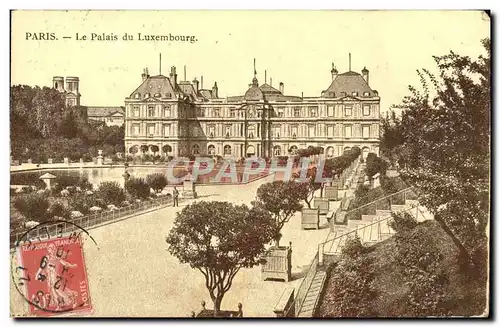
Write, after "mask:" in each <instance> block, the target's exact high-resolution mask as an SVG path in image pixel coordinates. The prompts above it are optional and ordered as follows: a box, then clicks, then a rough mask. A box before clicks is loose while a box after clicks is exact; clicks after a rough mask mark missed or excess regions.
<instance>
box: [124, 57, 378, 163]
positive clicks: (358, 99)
mask: <svg viewBox="0 0 500 327" xmlns="http://www.w3.org/2000/svg"><path fill="white" fill-rule="evenodd" d="M331 74H332V81H331V83H330V85H329V86H328V87H327V88H326V89H325V90H324V91H322V92H320V95H319V96H318V97H303V96H292V95H286V94H285V91H284V84H283V83H279V86H278V88H275V87H273V86H272V82H270V84H267V81H266V83H264V84H259V81H258V79H257V74H256V71H255V69H254V76H253V79H252V82H251V84H249V86H248V89H247V90H246V92H244V94H243V95H239V96H228V97H226V98H221V97H219V94H218V93H219V91H218V87H217V82H215V83H214V85H213V87H212V88H211V89H204V88H203V77H202V78H201V80H200V81H198V80H196V79H194V80H193V81H186V80H184V81H179V80H178V78H177V73H176V67H171V71H170V74H169V76H164V75H161V74H160V75H156V76H150V75H149V74H148V71H147V69H145V70H144V72H143V74H142V83H141V84H140V85H139V87H138V88H137V89H135V90H134V91H133V92H132V93H131V94H130V95H129V96H128V97H127V98H125V149H126V151H127V152H128V154H135V155H141V154H142V153H143V152H142V150H145V149H146V147H144V146H147V149H148V150H147V151H145V152H146V153H150V154H153V152H152V149H155V148H156V147H152V146H154V145H156V146H157V147H158V148H159V152H158V153H156V154H158V155H165V156H174V157H179V156H187V155H190V154H192V155H195V156H199V155H214V156H215V155H220V156H223V157H235V158H239V157H248V156H254V155H256V156H261V157H272V156H287V155H290V154H293V153H294V152H295V151H297V150H298V149H302V148H307V147H311V146H313V147H321V148H322V149H323V153H324V155H325V156H327V157H333V156H338V155H341V154H342V153H343V152H344V151H345V150H346V149H349V148H351V147H354V146H358V147H359V148H360V149H361V150H362V153H363V156H365V157H366V155H367V154H368V153H369V152H374V153H376V154H377V155H378V152H379V138H380V135H379V118H380V117H379V116H380V97H379V95H378V92H377V91H375V90H373V89H372V88H371V87H370V85H369V71H368V69H366V68H364V69H363V70H362V71H361V74H359V73H357V72H353V71H350V70H349V71H347V72H345V73H342V74H339V73H338V71H337V69H336V68H335V67H334V65H333V64H332V70H331ZM184 76H185V74H184ZM184 79H185V78H184Z"/></svg>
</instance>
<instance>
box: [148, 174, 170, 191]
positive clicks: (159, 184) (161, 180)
mask: <svg viewBox="0 0 500 327" xmlns="http://www.w3.org/2000/svg"><path fill="white" fill-rule="evenodd" d="M146 182H147V183H148V185H149V187H150V188H152V189H153V190H155V192H161V190H163V188H164V187H165V186H167V178H166V177H165V175H163V174H162V173H154V174H149V175H147V176H146Z"/></svg>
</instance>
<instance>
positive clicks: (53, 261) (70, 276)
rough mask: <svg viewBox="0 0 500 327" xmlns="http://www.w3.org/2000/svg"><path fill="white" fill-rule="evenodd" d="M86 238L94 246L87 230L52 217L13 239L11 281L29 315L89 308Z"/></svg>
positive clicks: (78, 310) (79, 311) (80, 310)
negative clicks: (14, 240)
mask: <svg viewBox="0 0 500 327" xmlns="http://www.w3.org/2000/svg"><path fill="white" fill-rule="evenodd" d="M87 239H90V240H91V241H92V242H93V244H95V245H96V246H97V243H96V241H95V240H94V238H93V237H92V236H91V235H90V234H89V232H88V231H87V230H85V229H84V228H82V227H80V226H79V225H77V224H75V223H74V222H71V221H66V220H53V221H48V222H43V223H41V224H39V225H37V226H35V227H33V228H30V229H29V230H27V231H26V232H25V233H23V234H22V235H21V237H20V238H19V239H18V240H17V241H16V242H15V244H14V251H13V255H12V260H11V277H12V282H13V284H14V286H15V288H16V290H17V291H18V292H19V294H20V295H21V296H22V297H23V299H24V300H25V301H26V302H28V305H29V313H30V314H31V315H35V316H45V317H47V316H53V315H57V314H63V313H69V312H75V313H86V312H90V311H91V309H92V305H91V301H90V294H89V285H88V278H87V272H86V266H85V260H84V254H83V244H84V241H85V240H87Z"/></svg>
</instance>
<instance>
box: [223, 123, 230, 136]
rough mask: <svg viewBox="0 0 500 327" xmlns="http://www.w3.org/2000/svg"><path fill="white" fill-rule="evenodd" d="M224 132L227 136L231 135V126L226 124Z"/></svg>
mask: <svg viewBox="0 0 500 327" xmlns="http://www.w3.org/2000/svg"><path fill="white" fill-rule="evenodd" d="M224 134H225V135H226V137H230V136H231V126H226V128H225V133H224Z"/></svg>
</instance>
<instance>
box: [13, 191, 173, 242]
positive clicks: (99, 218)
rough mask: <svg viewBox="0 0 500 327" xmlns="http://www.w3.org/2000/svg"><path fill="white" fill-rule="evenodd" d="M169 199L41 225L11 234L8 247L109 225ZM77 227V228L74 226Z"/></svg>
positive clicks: (168, 202)
mask: <svg viewBox="0 0 500 327" xmlns="http://www.w3.org/2000/svg"><path fill="white" fill-rule="evenodd" d="M172 202H173V200H172V198H171V197H161V198H158V199H154V200H147V201H144V202H141V203H135V204H131V205H129V206H126V207H122V208H119V209H116V210H112V211H102V212H99V213H95V214H91V215H87V216H83V217H79V218H72V219H68V221H69V222H70V223H68V222H54V224H43V225H42V226H40V228H36V227H35V228H33V229H32V230H30V231H29V232H28V233H26V232H21V233H15V234H11V240H10V246H11V248H12V247H14V246H15V244H16V243H17V242H21V241H28V240H42V239H46V238H49V237H57V235H66V234H69V233H71V232H75V231H77V230H78V229H79V228H78V227H77V226H79V227H81V228H84V229H89V228H92V227H95V226H98V225H101V224H103V223H111V222H114V221H117V220H121V219H122V218H123V217H126V216H128V215H131V214H135V213H139V212H142V211H147V210H149V209H152V208H155V207H161V206H163V205H167V204H170V203H172ZM71 223H73V224H74V225H73V224H71ZM75 225H77V226H75Z"/></svg>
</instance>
